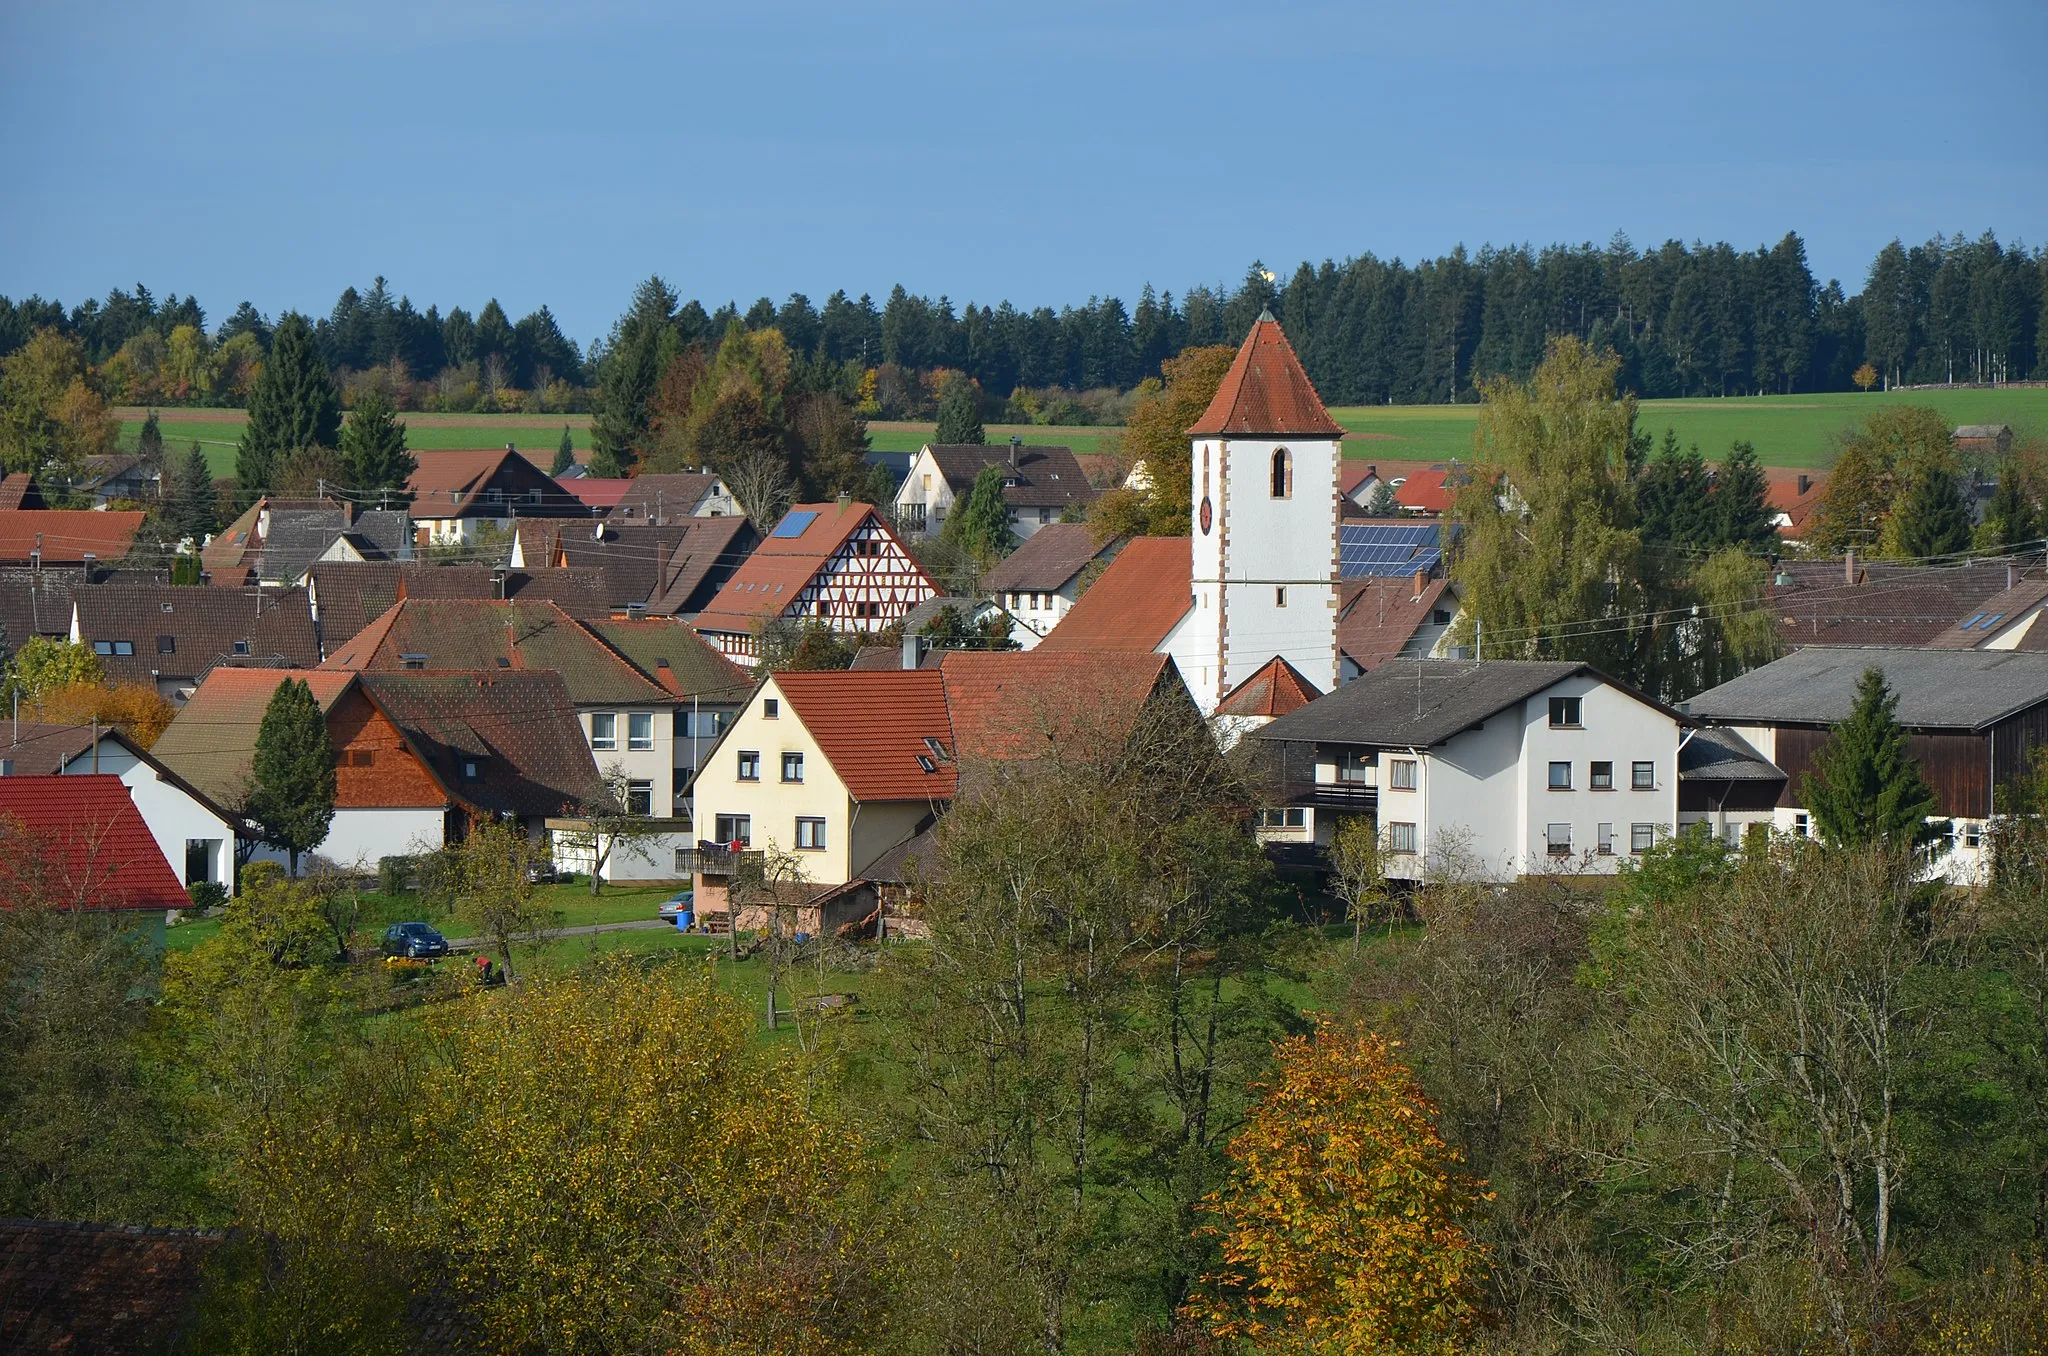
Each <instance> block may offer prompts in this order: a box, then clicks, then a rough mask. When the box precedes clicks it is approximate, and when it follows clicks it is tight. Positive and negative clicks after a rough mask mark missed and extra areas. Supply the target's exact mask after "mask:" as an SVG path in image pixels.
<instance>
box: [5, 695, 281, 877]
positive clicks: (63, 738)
mask: <svg viewBox="0 0 2048 1356" xmlns="http://www.w3.org/2000/svg"><path fill="white" fill-rule="evenodd" d="M0 733H4V734H5V735H6V739H5V741H4V744H0V776H11V777H64V776H70V777H80V776H94V777H97V776H107V777H118V778H120V779H121V784H122V785H123V786H126V787H127V788H128V794H129V797H130V799H131V800H132V801H133V802H134V804H135V810H136V813H138V814H140V815H141V816H142V822H143V823H144V824H146V825H147V826H148V827H149V833H150V837H152V838H154V839H155V840H156V845H157V848H158V850H159V851H161V852H162V853H163V855H164V860H165V861H167V862H169V863H170V865H171V868H172V869H173V870H174V871H177V872H179V873H180V874H181V876H182V877H183V880H184V882H185V885H186V886H187V887H190V886H193V885H198V884H200V883H201V882H208V883H211V884H214V885H218V886H220V887H222V888H223V889H225V890H227V891H228V892H230V893H232V892H233V891H234V886H235V846H236V839H237V838H238V837H239V836H240V833H241V824H240V822H239V820H238V819H237V818H236V817H235V816H233V815H231V814H229V813H228V812H227V811H226V810H223V809H222V808H221V807H220V806H218V805H216V804H215V803H214V802H213V801H212V800H211V799H210V798H208V797H207V795H206V794H205V793H204V792H202V791H200V790H199V789H198V788H197V787H195V786H193V785H192V784H191V783H190V782H188V781H186V780H185V779H184V778H183V777H180V776H179V775H178V774H177V773H175V772H173V771H171V770H170V769H169V768H168V767H166V766H164V764H163V763H162V762H161V761H160V760H159V759H157V757H156V756H155V755H154V754H152V753H150V752H149V751H148V750H146V749H144V748H143V747H142V746H141V745H139V744H137V743H135V741H133V740H131V739H130V738H129V737H128V736H127V735H124V734H122V733H121V732H120V731H119V730H115V729H110V728H105V727H95V726H91V725H39V724H32V723H30V722H27V721H16V722H13V723H12V724H10V725H6V726H0Z"/></svg>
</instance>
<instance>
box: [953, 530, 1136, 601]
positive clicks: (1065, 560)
mask: <svg viewBox="0 0 2048 1356" xmlns="http://www.w3.org/2000/svg"><path fill="white" fill-rule="evenodd" d="M1111 545H1112V543H1110V542H1106V541H1103V540H1102V539H1101V538H1100V537H1098V536H1097V535H1096V532H1095V528H1094V527H1093V526H1092V525H1091V524H1088V523H1047V524H1046V525H1045V526H1044V527H1041V528H1039V529H1038V530H1037V531H1036V532H1034V533H1032V534H1031V535H1030V536H1029V537H1027V538H1025V539H1024V544H1023V545H1022V546H1019V547H1018V548H1017V549H1016V550H1015V551H1012V552H1011V553H1010V554H1009V555H1007V556H1005V557H1004V558H1003V559H1002V560H1000V561H998V562H996V564H995V566H994V567H993V568H992V569H990V570H989V572H988V573H987V574H985V575H983V576H982V577H981V587H982V589H983V590H984V591H986V592H988V593H991V594H996V593H1004V592H1008V591H1010V590H1013V589H1032V590H1040V589H1045V590H1057V589H1059V588H1060V587H1061V586H1063V585H1064V584H1065V583H1066V582H1067V581H1068V580H1069V579H1072V578H1073V577H1074V576H1075V575H1077V574H1079V573H1081V571H1082V569H1083V568H1084V567H1085V566H1086V565H1087V564H1088V562H1089V561H1091V560H1093V559H1095V558H1096V557H1097V556H1099V555H1101V554H1102V553H1103V552H1105V551H1108V550H1109V549H1110V548H1111Z"/></svg>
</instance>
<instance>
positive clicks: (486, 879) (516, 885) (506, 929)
mask: <svg viewBox="0 0 2048 1356" xmlns="http://www.w3.org/2000/svg"><path fill="white" fill-rule="evenodd" d="M452 852H453V864H454V866H455V880H454V888H455V916H456V917H457V918H459V919H461V920H462V921H463V922H465V923H468V924H470V925H471V926H473V927H475V928H477V929H479V930H480V932H481V933H482V935H483V936H486V937H488V938H490V939H491V941H492V942H493V943H494V944H495V945H496V947H497V949H498V954H499V955H501V956H503V957H504V959H505V974H506V976H507V978H510V977H511V976H512V973H513V972H512V945H513V943H514V942H518V943H520V944H521V945H525V946H536V945H538V944H539V943H540V941H541V940H542V938H543V937H544V936H545V935H546V933H547V932H548V930H549V929H551V928H552V927H554V926H555V925H556V924H557V923H558V922H559V920H560V916H561V915H560V911H559V910H557V909H555V908H553V907H552V906H550V905H549V904H548V903H547V902H546V901H545V900H543V899H542V898H541V897H540V892H539V891H538V889H536V887H535V885H534V879H533V878H534V876H535V875H536V874H538V871H537V868H540V867H543V866H547V865H549V864H550V854H549V851H548V846H547V843H546V841H545V840H537V839H533V838H529V837H528V836H527V835H526V831H525V830H524V829H523V828H521V827H520V826H519V825H518V824H516V823H512V824H495V823H491V822H488V821H481V822H478V823H476V824H474V825H472V826H471V827H470V831H469V834H468V836H467V837H465V838H464V839H463V840H462V842H461V843H460V844H459V845H458V846H456V847H454V848H453V849H452Z"/></svg>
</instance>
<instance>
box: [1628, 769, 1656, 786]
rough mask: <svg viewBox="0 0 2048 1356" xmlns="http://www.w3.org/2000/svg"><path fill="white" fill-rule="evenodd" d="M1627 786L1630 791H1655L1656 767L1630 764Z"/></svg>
mask: <svg viewBox="0 0 2048 1356" xmlns="http://www.w3.org/2000/svg"><path fill="white" fill-rule="evenodd" d="M1628 785H1629V789H1630V790H1631V791H1655V790H1656V789H1657V765H1656V764H1655V763H1630V764H1629V765H1628Z"/></svg>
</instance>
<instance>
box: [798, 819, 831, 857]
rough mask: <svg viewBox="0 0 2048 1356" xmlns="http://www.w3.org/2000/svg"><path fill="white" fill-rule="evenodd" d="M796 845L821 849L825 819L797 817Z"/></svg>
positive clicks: (822, 846) (823, 840)
mask: <svg viewBox="0 0 2048 1356" xmlns="http://www.w3.org/2000/svg"><path fill="white" fill-rule="evenodd" d="M796 845H797V846H798V847H800V848H810V849H813V850H819V851H821V850H823V848H824V846H825V821H824V820H822V819H804V818H801V817H799V818H798V819H797V821H796Z"/></svg>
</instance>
